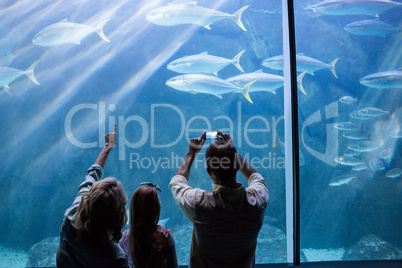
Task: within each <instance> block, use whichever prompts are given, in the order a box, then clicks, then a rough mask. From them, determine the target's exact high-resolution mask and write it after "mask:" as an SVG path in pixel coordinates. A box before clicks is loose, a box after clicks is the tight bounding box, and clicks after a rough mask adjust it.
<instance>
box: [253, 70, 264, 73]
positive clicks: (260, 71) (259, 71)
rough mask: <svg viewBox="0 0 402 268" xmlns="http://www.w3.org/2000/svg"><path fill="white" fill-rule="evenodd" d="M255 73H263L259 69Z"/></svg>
mask: <svg viewBox="0 0 402 268" xmlns="http://www.w3.org/2000/svg"><path fill="white" fill-rule="evenodd" d="M254 73H263V71H262V69H259V70H257V71H254Z"/></svg>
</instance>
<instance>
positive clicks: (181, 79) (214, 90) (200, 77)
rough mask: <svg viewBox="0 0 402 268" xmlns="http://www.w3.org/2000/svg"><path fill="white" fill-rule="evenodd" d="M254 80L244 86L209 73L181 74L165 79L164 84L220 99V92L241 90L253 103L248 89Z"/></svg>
mask: <svg viewBox="0 0 402 268" xmlns="http://www.w3.org/2000/svg"><path fill="white" fill-rule="evenodd" d="M254 82H255V81H251V82H250V83H248V84H247V85H245V86H244V87H238V86H236V85H233V84H232V83H229V82H228V81H226V80H223V79H221V78H219V77H216V76H214V75H210V74H183V75H179V76H176V77H173V78H170V79H169V80H168V81H166V85H168V86H169V87H172V88H174V89H177V90H180V91H185V92H190V93H192V94H196V93H206V94H212V95H214V96H217V97H218V98H220V99H222V94H225V93H229V92H242V93H243V95H244V96H245V97H246V99H247V100H248V101H249V102H251V103H253V102H252V101H251V98H250V95H249V94H248V91H249V88H250V86H251V85H253V83H254Z"/></svg>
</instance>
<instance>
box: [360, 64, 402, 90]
mask: <svg viewBox="0 0 402 268" xmlns="http://www.w3.org/2000/svg"><path fill="white" fill-rule="evenodd" d="M360 84H362V85H365V86H367V87H373V88H381V89H383V88H401V87H402V68H401V69H398V70H391V71H385V72H379V73H374V74H370V75H367V76H365V77H363V78H362V79H360Z"/></svg>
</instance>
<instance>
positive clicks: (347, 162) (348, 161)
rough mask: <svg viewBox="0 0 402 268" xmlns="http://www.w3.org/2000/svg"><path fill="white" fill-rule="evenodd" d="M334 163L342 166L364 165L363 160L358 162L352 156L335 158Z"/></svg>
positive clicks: (357, 159)
mask: <svg viewBox="0 0 402 268" xmlns="http://www.w3.org/2000/svg"><path fill="white" fill-rule="evenodd" d="M335 162H337V163H338V164H341V165H344V166H357V165H360V164H364V161H363V160H360V159H359V158H356V157H354V156H346V155H343V156H338V157H336V158H335Z"/></svg>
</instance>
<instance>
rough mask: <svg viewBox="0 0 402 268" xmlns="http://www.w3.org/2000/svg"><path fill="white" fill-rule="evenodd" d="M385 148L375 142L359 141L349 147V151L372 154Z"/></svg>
mask: <svg viewBox="0 0 402 268" xmlns="http://www.w3.org/2000/svg"><path fill="white" fill-rule="evenodd" d="M381 146H383V145H382V144H379V143H376V142H373V141H358V142H356V143H353V144H350V145H348V149H350V150H352V151H357V152H371V151H374V150H376V149H378V148H380V147H381Z"/></svg>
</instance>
